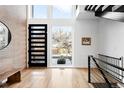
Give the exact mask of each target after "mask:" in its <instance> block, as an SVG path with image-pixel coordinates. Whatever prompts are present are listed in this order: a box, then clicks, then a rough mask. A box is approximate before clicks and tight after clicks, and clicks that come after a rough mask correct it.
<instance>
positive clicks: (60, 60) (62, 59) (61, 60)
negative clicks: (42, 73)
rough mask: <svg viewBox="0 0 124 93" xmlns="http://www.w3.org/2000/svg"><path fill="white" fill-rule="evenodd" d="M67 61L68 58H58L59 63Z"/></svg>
mask: <svg viewBox="0 0 124 93" xmlns="http://www.w3.org/2000/svg"><path fill="white" fill-rule="evenodd" d="M65 62H66V59H65V58H59V59H58V60H57V64H65Z"/></svg>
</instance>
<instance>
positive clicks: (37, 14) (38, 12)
mask: <svg viewBox="0 0 124 93" xmlns="http://www.w3.org/2000/svg"><path fill="white" fill-rule="evenodd" d="M32 8H33V11H32V17H33V18H47V5H33V7H32Z"/></svg>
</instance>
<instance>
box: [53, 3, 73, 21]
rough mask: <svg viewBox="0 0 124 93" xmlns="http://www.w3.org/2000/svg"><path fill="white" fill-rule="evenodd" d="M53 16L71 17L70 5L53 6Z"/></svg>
mask: <svg viewBox="0 0 124 93" xmlns="http://www.w3.org/2000/svg"><path fill="white" fill-rule="evenodd" d="M53 18H62V19H63V18H66V19H70V18H72V6H64V5H63V6H53Z"/></svg>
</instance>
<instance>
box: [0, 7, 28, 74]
mask: <svg viewBox="0 0 124 93" xmlns="http://www.w3.org/2000/svg"><path fill="white" fill-rule="evenodd" d="M0 21H2V22H4V23H5V24H6V25H7V26H8V27H9V29H10V32H11V35H12V40H11V42H10V44H9V46H7V47H6V48H5V49H3V50H0V74H2V73H4V72H6V71H9V70H11V69H14V68H24V67H26V30H27V27H26V24H27V23H26V22H27V21H26V6H0Z"/></svg>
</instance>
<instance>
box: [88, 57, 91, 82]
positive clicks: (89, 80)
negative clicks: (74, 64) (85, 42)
mask: <svg viewBox="0 0 124 93" xmlns="http://www.w3.org/2000/svg"><path fill="white" fill-rule="evenodd" d="M88 83H91V76H90V56H88Z"/></svg>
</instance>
